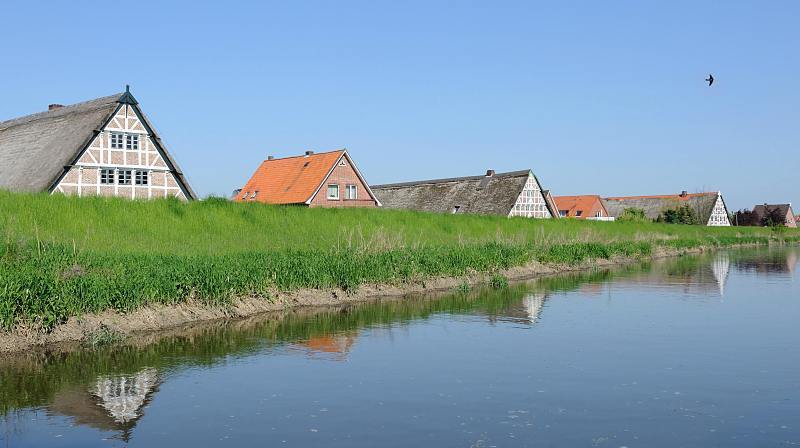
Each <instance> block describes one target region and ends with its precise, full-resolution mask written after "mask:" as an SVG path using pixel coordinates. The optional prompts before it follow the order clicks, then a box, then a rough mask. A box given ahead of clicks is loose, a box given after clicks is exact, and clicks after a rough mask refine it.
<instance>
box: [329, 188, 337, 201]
mask: <svg viewBox="0 0 800 448" xmlns="http://www.w3.org/2000/svg"><path fill="white" fill-rule="evenodd" d="M328 199H337V200H338V199H339V186H338V185H328Z"/></svg>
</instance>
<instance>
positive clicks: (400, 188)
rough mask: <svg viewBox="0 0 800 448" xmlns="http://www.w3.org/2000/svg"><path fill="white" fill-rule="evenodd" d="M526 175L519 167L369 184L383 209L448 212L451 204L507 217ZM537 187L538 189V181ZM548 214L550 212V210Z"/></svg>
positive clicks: (470, 210) (464, 211)
mask: <svg viewBox="0 0 800 448" xmlns="http://www.w3.org/2000/svg"><path fill="white" fill-rule="evenodd" d="M530 174H531V171H530V170H521V171H512V172H508V173H495V174H492V175H489V173H487V175H485V176H467V177H454V178H449V179H434V180H423V181H417V182H404V183H397V184H385V185H373V186H372V191H373V192H374V193H375V196H376V197H377V198H378V200H379V201H380V202H381V203H382V204H383V206H384V207H387V208H402V209H410V210H419V211H425V212H438V213H451V212H452V211H453V209H454V207H458V212H459V213H476V214H482V215H502V216H507V215H508V214H509V213H510V212H511V209H512V208H513V207H514V204H515V203H516V201H517V198H518V197H519V195H520V193H521V192H522V189H523V188H524V187H525V182H526V181H527V180H528V176H529V175H530ZM538 182H539V181H538V179H537V183H538ZM539 186H540V188H541V184H539ZM548 208H550V207H549V206H548ZM550 213H551V215H552V214H554V213H553V210H551V211H550ZM555 214H558V212H555Z"/></svg>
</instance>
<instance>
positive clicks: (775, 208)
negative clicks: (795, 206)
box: [753, 204, 795, 226]
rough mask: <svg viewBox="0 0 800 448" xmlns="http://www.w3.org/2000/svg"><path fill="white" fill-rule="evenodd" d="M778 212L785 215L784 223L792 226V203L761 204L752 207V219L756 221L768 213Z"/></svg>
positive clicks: (758, 221) (793, 222)
mask: <svg viewBox="0 0 800 448" xmlns="http://www.w3.org/2000/svg"><path fill="white" fill-rule="evenodd" d="M773 213H775V214H778V215H780V216H784V217H786V225H788V226H793V225H794V224H795V218H794V212H793V211H792V204H763V205H756V206H755V207H753V220H754V221H755V222H757V223H759V224H760V223H761V221H762V220H763V219H764V218H765V217H766V216H768V215H771V214H773Z"/></svg>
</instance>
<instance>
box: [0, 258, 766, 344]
mask: <svg viewBox="0 0 800 448" xmlns="http://www.w3.org/2000/svg"><path fill="white" fill-rule="evenodd" d="M781 244H782V243H781ZM736 246H739V247H742V246H758V244H741V245H736ZM727 247H735V246H734V245H730V246H727ZM715 249H718V247H706V246H699V247H692V248H682V249H677V248H667V247H662V248H660V249H658V250H656V251H654V252H652V253H650V254H649V255H648V256H647V257H642V256H621V255H618V256H613V257H611V258H608V259H591V260H586V261H583V262H581V263H577V264H552V263H551V264H543V263H539V262H536V261H533V262H530V263H528V264H526V265H523V266H516V267H511V268H507V269H502V270H499V271H496V272H492V273H489V272H471V273H469V274H468V275H465V276H461V277H437V278H428V279H425V280H415V281H409V282H406V283H403V284H376V285H363V286H361V287H360V288H358V289H356V290H350V291H347V290H343V289H341V288H328V289H300V290H295V291H278V290H275V291H273V293H272V294H271V295H270V296H268V297H263V296H246V297H235V298H233V299H231V300H230V301H229V302H228V303H226V304H224V305H220V304H212V303H208V302H204V301H200V300H197V299H188V300H186V301H183V302H181V303H176V304H163V303H154V304H149V305H145V306H143V307H141V308H138V309H136V310H133V311H130V312H119V311H115V310H105V311H103V312H100V313H87V314H84V315H81V316H72V317H70V318H68V319H67V320H66V321H65V322H63V323H60V324H58V325H56V326H54V327H53V328H52V329H51V330H45V329H43V328H41V327H32V326H25V325H20V326H17V327H16V328H14V329H13V330H12V331H3V332H0V353H4V354H13V353H14V352H20V351H23V350H29V349H32V348H36V347H40V348H44V347H46V348H47V349H48V350H55V351H59V349H65V350H66V351H71V350H72V349H74V348H75V345H76V344H84V345H85V344H89V345H91V344H93V343H94V341H95V340H100V343H101V344H103V343H105V342H106V341H103V339H105V338H111V340H110V341H107V342H114V341H115V340H116V339H127V338H130V337H139V338H141V337H145V338H146V337H147V336H146V335H147V334H150V333H159V332H164V331H165V330H170V329H175V328H180V327H184V326H187V325H191V324H197V323H204V322H212V321H218V320H226V319H247V318H251V317H253V316H257V315H260V314H265V313H275V312H281V311H284V312H285V311H287V310H301V309H309V308H319V307H330V306H343V305H348V304H355V303H360V302H369V301H376V300H402V299H403V298H405V297H409V296H411V295H419V294H428V295H430V294H439V295H446V294H447V293H450V292H453V291H463V290H465V289H471V288H480V287H486V286H489V285H491V284H492V280H493V279H496V278H498V277H499V278H502V279H503V281H508V282H519V281H526V280H531V279H534V278H537V277H544V276H555V275H558V274H565V273H570V272H580V271H587V270H595V269H603V268H611V267H614V266H620V265H624V264H630V263H637V262H642V261H648V260H656V259H662V258H669V257H677V256H682V255H689V254H698V253H702V252H706V251H710V250H715ZM467 287H468V288H467ZM502 287H505V286H500V288H502Z"/></svg>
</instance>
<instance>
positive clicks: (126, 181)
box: [117, 170, 133, 185]
mask: <svg viewBox="0 0 800 448" xmlns="http://www.w3.org/2000/svg"><path fill="white" fill-rule="evenodd" d="M131 177H133V171H132V170H119V174H117V183H119V184H120V185H130V184H131Z"/></svg>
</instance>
